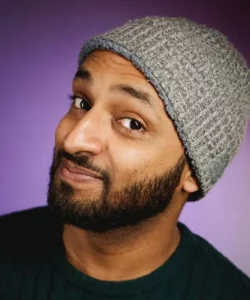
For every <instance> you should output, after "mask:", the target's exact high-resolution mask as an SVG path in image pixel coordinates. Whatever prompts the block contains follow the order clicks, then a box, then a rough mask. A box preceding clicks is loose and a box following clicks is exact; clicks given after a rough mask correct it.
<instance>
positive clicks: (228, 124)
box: [78, 17, 250, 201]
mask: <svg viewBox="0 0 250 300" xmlns="http://www.w3.org/2000/svg"><path fill="white" fill-rule="evenodd" d="M96 49H106V50H111V51H113V52H116V53H118V54H120V55H122V56H123V57H125V58H127V59H128V60H130V61H131V62H132V63H133V64H134V65H135V66H136V67H137V68H138V69H139V70H141V72H142V73H143V74H144V75H145V77H146V78H147V79H148V80H149V81H150V82H151V83H152V85H153V86H154V87H155V89H156V91H157V92H158V95H159V97H160V98H161V99H162V101H163V102H164V104H165V107H166V112H167V114H168V115H169V117H170V118H171V119H172V121H173V123H174V125H175V128H176V130H177V132H178V135H179V137H180V139H181V141H182V143H183V146H184V149H185V152H186V156H187V158H188V161H189V164H190V167H191V169H192V170H193V173H194V175H195V176H196V178H197V180H198V182H199V186H200V189H199V191H198V192H196V193H193V194H191V196H190V198H189V201H195V200H199V199H201V198H203V197H204V196H205V195H206V193H207V192H208V191H209V190H210V189H211V188H212V186H213V185H214V184H215V183H216V182H217V180H218V179H219V178H220V177H221V175H222V174H223V171H224V169H225V168H226V166H227V165H228V164H229V162H230V161H231V160H232V158H233V157H234V156H235V154H236V153H237V150H238V148H239V145H240V142H241V141H242V139H243V137H244V133H245V130H246V127H247V122H248V119H249V115H250V71H249V68H248V66H247V64H246V61H245V60H244V59H243V57H242V56H241V55H240V54H239V53H238V52H237V50H236V49H235V48H234V47H233V45H232V44H231V43H229V41H228V40H227V38H226V37H225V36H224V35H222V34H221V33H220V32H218V31H216V30H214V29H211V28H208V27H206V26H205V25H200V24H197V23H194V22H192V21H189V20H186V19H183V18H168V17H146V18H143V19H138V20H135V21H129V22H128V23H126V24H125V25H124V26H122V27H119V28H116V29H114V30H112V31H110V32H108V33H105V34H103V35H99V36H96V37H94V38H92V39H90V40H89V41H88V42H87V43H86V44H85V45H84V46H83V48H82V49H81V52H80V54H79V60H78V66H79V67H80V65H81V64H82V62H83V60H84V59H85V58H86V56H87V55H88V54H89V53H90V52H92V51H94V50H96Z"/></svg>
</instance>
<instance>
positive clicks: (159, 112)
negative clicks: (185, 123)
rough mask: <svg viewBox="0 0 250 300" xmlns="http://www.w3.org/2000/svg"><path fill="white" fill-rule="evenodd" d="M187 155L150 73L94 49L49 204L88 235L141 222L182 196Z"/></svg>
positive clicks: (64, 133)
mask: <svg viewBox="0 0 250 300" xmlns="http://www.w3.org/2000/svg"><path fill="white" fill-rule="evenodd" d="M183 152H184V151H183V147H182V144H181V142H180V140H179V138H178V135H177V133H176V131H175V128H174V126H173V124H172V122H171V120H170V119H169V117H168V116H167V114H166V112H165V108H164V105H163V102H162V101H161V99H159V97H158V95H157V93H156V91H155V89H154V88H153V87H152V85H151V84H150V83H149V82H148V81H147V80H146V78H145V77H144V75H143V74H142V73H141V72H140V71H138V70H137V69H136V68H135V67H134V66H133V65H132V63H131V62H130V61H128V60H126V59H124V58H122V57H121V56H119V55H117V54H114V53H112V52H109V51H95V52H93V53H91V54H90V55H89V56H88V57H87V58H86V60H85V61H84V63H83V64H82V66H81V68H80V70H78V72H77V73H76V76H75V78H74V80H73V101H72V105H71V108H70V109H69V111H68V113H67V114H66V115H65V116H64V117H63V119H62V120H61V122H60V123H59V125H58V127H57V130H56V138H55V149H54V158H53V164H52V166H51V170H50V183H49V189H48V204H49V206H50V208H51V209H52V210H53V211H54V212H55V213H56V214H57V215H58V216H59V217H60V218H61V219H62V221H63V222H64V223H69V224H72V225H75V226H77V227H80V228H83V229H86V230H91V231H95V232H103V231H106V230H110V229H113V228H120V227H123V226H128V225H134V224H137V223H139V222H141V221H143V220H145V219H148V218H150V217H153V216H155V215H157V214H158V213H160V212H163V211H165V210H166V208H167V207H168V206H169V203H170V201H171V199H172V198H173V197H174V196H175V194H176V193H177V192H180V185H179V183H180V179H181V175H182V173H183V170H184V166H185V160H184V159H183ZM181 158H182V159H181Z"/></svg>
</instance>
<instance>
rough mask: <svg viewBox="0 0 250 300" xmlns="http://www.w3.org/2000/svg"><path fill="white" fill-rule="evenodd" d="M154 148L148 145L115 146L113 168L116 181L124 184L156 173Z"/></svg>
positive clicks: (156, 157)
mask: <svg viewBox="0 0 250 300" xmlns="http://www.w3.org/2000/svg"><path fill="white" fill-rule="evenodd" d="M155 151H156V150H155V149H152V148H148V147H145V146H144V147H141V148H139V147H138V145H137V146H130V147H129V146H128V145H125V144H124V145H123V146H122V147H119V146H116V147H115V149H114V151H113V153H115V156H114V155H113V158H112V160H113V163H114V170H115V177H116V180H115V181H116V183H117V184H119V185H120V184H121V185H126V184H127V183H128V182H133V181H135V180H137V179H138V180H139V179H140V178H143V177H145V175H146V174H150V176H152V173H153V172H154V173H156V172H157V170H156V165H157V160H158V156H157V153H155Z"/></svg>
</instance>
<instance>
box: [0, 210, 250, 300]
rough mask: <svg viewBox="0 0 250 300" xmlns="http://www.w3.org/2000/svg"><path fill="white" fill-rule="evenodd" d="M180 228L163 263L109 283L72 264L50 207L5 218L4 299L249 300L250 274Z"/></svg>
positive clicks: (0, 285)
mask: <svg viewBox="0 0 250 300" xmlns="http://www.w3.org/2000/svg"><path fill="white" fill-rule="evenodd" d="M179 228H180V231H181V235H182V238H181V243H180V245H179V247H178V248H177V250H176V251H175V252H174V254H173V255H172V256H171V257H170V259H169V260H168V261H167V262H166V263H164V264H163V265H162V266H161V267H160V268H158V269H157V270H155V271H153V272H152V273H151V274H149V275H147V276H144V277H141V278H139V279H136V280H130V281H124V282H105V281H100V280H96V279H94V278H90V277H88V276H86V275H84V274H82V273H81V272H80V271H78V270H76V269H75V268H74V267H73V266H72V265H71V264H70V263H68V261H67V259H66V258H65V254H64V246H63V243H62V239H61V226H60V224H59V223H58V222H57V221H56V220H55V219H54V218H53V216H51V215H50V213H49V211H48V209H47V208H37V209H33V210H30V211H24V212H20V213H16V214H13V215H10V216H5V217H1V218H0V236H1V240H0V299H1V300H17V299H18V300H38V299H39V300H47V299H49V300H66V299H67V300H80V299H81V300H83V299H84V300H108V299H112V300H118V299H121V300H127V299H131V300H132V299H133V300H151V299H152V300H163V299H164V300H217V299H218V300H232V299H235V300H239V299H240V300H249V299H250V280H249V278H248V277H247V276H246V275H244V274H243V273H242V272H241V271H239V270H238V269H237V268H236V267H235V266H234V265H233V264H231V263H230V262H229V261H228V260H227V259H226V258H225V257H223V256H222V255H221V254H220V253H219V252H218V251H216V250H215V249H214V248H213V247H212V246H211V245H210V244H209V243H208V242H206V241H205V240H203V239H202V238H200V237H198V236H196V235H194V234H193V233H192V232H191V231H190V230H188V228H187V227H186V226H184V225H183V224H179ZM163 238H164V237H163Z"/></svg>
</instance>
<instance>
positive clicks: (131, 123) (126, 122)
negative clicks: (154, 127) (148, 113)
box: [121, 118, 144, 131]
mask: <svg viewBox="0 0 250 300" xmlns="http://www.w3.org/2000/svg"><path fill="white" fill-rule="evenodd" d="M121 124H122V125H123V126H124V127H126V128H127V129H129V130H137V131H141V130H144V127H143V125H142V124H141V123H140V122H139V121H137V120H135V119H132V118H123V119H122V120H121Z"/></svg>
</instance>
